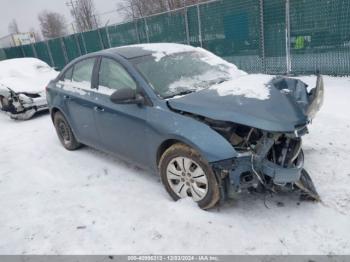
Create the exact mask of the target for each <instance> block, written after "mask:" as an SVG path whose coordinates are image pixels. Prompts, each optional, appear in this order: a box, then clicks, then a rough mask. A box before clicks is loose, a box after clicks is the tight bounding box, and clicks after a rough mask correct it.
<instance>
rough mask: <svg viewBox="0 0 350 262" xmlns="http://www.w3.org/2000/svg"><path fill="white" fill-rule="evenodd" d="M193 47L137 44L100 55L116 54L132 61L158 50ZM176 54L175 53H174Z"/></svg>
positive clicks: (167, 44) (113, 49)
mask: <svg viewBox="0 0 350 262" xmlns="http://www.w3.org/2000/svg"><path fill="white" fill-rule="evenodd" d="M192 49H194V48H193V47H190V46H187V45H182V44H173V43H171V44H170V43H157V44H156V43H154V44H139V45H129V46H121V47H115V48H110V49H105V50H102V51H100V52H99V53H100V54H118V55H120V56H122V57H124V58H126V59H134V58H137V57H142V56H149V55H152V54H153V53H157V52H158V50H160V51H161V52H162V50H169V51H170V50H186V51H189V50H192ZM174 53H176V52H174Z"/></svg>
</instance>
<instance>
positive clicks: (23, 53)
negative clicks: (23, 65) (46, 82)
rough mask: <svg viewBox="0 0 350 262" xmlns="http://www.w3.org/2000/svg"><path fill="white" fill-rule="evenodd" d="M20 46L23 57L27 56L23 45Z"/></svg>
mask: <svg viewBox="0 0 350 262" xmlns="http://www.w3.org/2000/svg"><path fill="white" fill-rule="evenodd" d="M20 47H21V53H22V57H26V53H25V52H24V49H23V45H20Z"/></svg>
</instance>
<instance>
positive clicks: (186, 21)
mask: <svg viewBox="0 0 350 262" xmlns="http://www.w3.org/2000/svg"><path fill="white" fill-rule="evenodd" d="M184 8H185V9H184V12H185V30H186V41H187V44H188V45H189V44H190V29H189V26H188V13H187V11H188V10H187V6H185V7H184Z"/></svg>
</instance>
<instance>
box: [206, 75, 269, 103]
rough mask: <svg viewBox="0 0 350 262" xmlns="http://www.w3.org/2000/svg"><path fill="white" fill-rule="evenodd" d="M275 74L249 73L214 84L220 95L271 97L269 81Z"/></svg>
mask: <svg viewBox="0 0 350 262" xmlns="http://www.w3.org/2000/svg"><path fill="white" fill-rule="evenodd" d="M272 78H273V76H269V75H247V76H242V77H238V78H236V79H232V80H230V81H226V82H223V83H221V84H218V85H214V86H212V87H211V88H210V89H212V90H216V91H217V92H218V94H219V95H220V96H230V95H232V96H244V97H247V98H255V99H259V100H267V99H269V98H270V88H269V86H268V82H270V81H271V79H272Z"/></svg>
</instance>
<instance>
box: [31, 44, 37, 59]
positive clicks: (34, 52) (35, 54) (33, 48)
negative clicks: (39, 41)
mask: <svg viewBox="0 0 350 262" xmlns="http://www.w3.org/2000/svg"><path fill="white" fill-rule="evenodd" d="M30 46H31V48H32V50H33V54H34V57H35V58H38V53H37V52H36V50H35V47H34V45H33V43H31V44H30Z"/></svg>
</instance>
